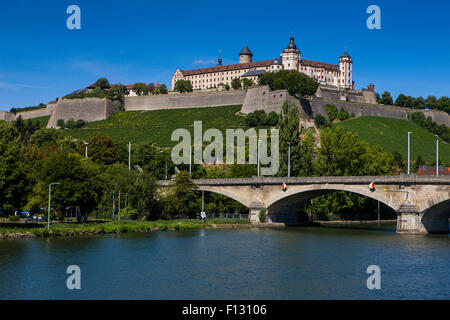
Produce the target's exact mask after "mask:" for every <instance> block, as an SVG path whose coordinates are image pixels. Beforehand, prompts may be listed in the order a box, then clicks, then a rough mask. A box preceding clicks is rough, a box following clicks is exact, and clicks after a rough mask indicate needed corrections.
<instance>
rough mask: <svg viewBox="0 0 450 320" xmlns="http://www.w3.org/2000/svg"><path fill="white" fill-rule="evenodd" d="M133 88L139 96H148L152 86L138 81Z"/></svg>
mask: <svg viewBox="0 0 450 320" xmlns="http://www.w3.org/2000/svg"><path fill="white" fill-rule="evenodd" d="M132 90H133V91H134V92H135V93H136V94H137V95H138V96H148V94H149V93H150V88H149V87H148V86H147V85H146V84H145V83H136V84H135V85H134V86H133V88H132Z"/></svg>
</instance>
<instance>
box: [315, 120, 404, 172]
mask: <svg viewBox="0 0 450 320" xmlns="http://www.w3.org/2000/svg"><path fill="white" fill-rule="evenodd" d="M394 172H395V170H394V156H393V155H392V153H388V152H383V151H381V147H380V146H378V145H377V146H373V147H372V146H370V145H369V144H368V143H367V142H365V141H362V140H361V139H360V138H359V136H358V135H357V134H354V133H352V132H346V131H345V130H344V128H343V127H341V126H338V127H337V128H336V129H329V128H327V129H325V130H323V131H322V132H321V135H320V147H319V148H318V150H317V166H316V173H317V174H318V175H322V176H372V175H373V176H377V175H378V176H384V175H390V174H393V173H394Z"/></svg>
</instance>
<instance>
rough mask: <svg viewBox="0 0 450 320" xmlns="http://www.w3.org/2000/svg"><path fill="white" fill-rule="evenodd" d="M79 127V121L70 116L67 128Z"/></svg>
mask: <svg viewBox="0 0 450 320" xmlns="http://www.w3.org/2000/svg"><path fill="white" fill-rule="evenodd" d="M76 127H77V123H76V121H75V120H74V119H73V118H70V119H69V120H67V121H66V128H68V129H75V128H76Z"/></svg>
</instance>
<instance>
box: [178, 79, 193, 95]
mask: <svg viewBox="0 0 450 320" xmlns="http://www.w3.org/2000/svg"><path fill="white" fill-rule="evenodd" d="M174 90H175V91H178V92H180V93H184V92H192V91H193V88H192V83H191V80H178V81H177V82H175V87H174Z"/></svg>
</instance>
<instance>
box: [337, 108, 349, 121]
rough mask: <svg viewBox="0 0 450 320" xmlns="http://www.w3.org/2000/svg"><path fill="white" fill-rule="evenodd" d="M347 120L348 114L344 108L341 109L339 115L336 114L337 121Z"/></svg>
mask: <svg viewBox="0 0 450 320" xmlns="http://www.w3.org/2000/svg"><path fill="white" fill-rule="evenodd" d="M349 118H350V115H349V114H348V112H347V111H346V110H345V109H344V108H341V111H339V114H338V119H339V120H340V121H344V120H347V119H349Z"/></svg>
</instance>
